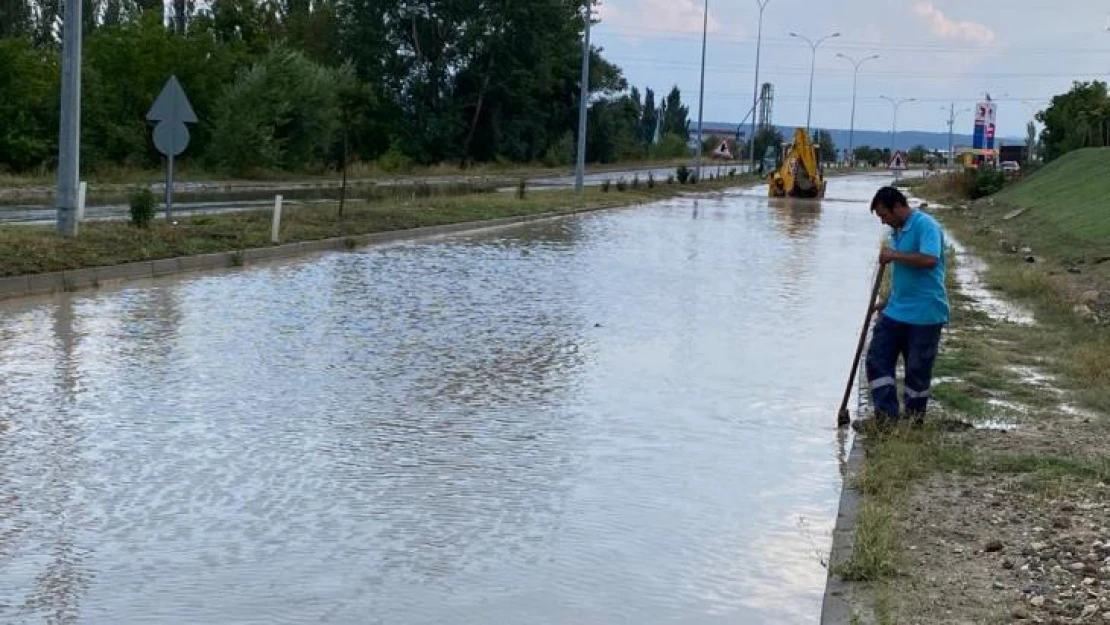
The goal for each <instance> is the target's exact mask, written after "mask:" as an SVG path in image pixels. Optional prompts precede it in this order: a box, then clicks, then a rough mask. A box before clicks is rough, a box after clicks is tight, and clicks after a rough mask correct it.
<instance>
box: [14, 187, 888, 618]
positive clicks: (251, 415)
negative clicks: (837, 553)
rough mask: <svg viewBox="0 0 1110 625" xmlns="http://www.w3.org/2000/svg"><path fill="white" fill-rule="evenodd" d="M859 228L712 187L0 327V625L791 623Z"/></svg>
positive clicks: (864, 258) (39, 313) (841, 205)
mask: <svg viewBox="0 0 1110 625" xmlns="http://www.w3.org/2000/svg"><path fill="white" fill-rule="evenodd" d="M881 182H882V181H881V180H877V179H852V180H845V179H837V180H835V181H834V182H833V185H832V186H833V188H834V189H836V195H837V197H844V196H845V194H848V195H849V196H850V197H860V198H865V197H866V198H869V197H870V194H871V193H872V192H873V190H874V188H876V187H877V186H878V185H879V184H881ZM878 233H879V229H878V226H877V223H875V220H874V218H873V217H872V216H870V215H869V214H868V213H867V209H866V208H865V207H864V206H863V205H862V204H853V203H847V202H825V203H823V205H822V206H821V207H820V208H816V207H815V206H814V205H813V204H807V203H797V202H795V203H791V202H776V203H774V204H772V205H768V202H767V201H766V200H765V199H763V198H758V197H755V198H753V197H742V196H740V195H738V194H723V195H720V196H717V197H715V198H710V199H702V200H700V201H696V202H695V201H694V200H692V199H681V200H673V201H668V202H664V203H660V204H656V205H652V206H649V207H640V208H635V209H628V210H619V211H611V212H606V213H598V214H594V215H590V216H586V217H582V218H578V219H573V220H563V221H551V222H543V223H537V224H532V225H529V226H525V227H520V228H515V229H508V230H501V231H496V232H494V233H489V232H487V233H482V234H474V235H470V236H459V237H453V238H449V239H444V240H439V241H434V242H427V243H415V244H400V245H394V246H388V247H379V248H372V249H365V250H360V251H358V252H356V253H343V254H331V255H325V256H322V257H318V258H309V259H302V260H300V261H298V262H291V263H284V264H277V265H273V266H269V267H258V268H247V269H243V270H238V271H231V272H226V273H220V274H212V275H202V276H189V277H185V278H181V279H174V280H163V281H158V282H154V283H150V284H142V285H131V286H128V287H125V288H119V289H105V290H103V291H100V292H93V293H78V294H72V295H64V296H58V297H56V298H51V299H38V300H27V301H23V302H18V303H14V304H11V305H8V306H7V307H6V308H4V309H2V310H0V313H2V316H0V393H2V395H0V397H2V399H0V410H2V414H0V417H2V418H3V420H4V422H5V423H6V424H7V426H8V429H7V431H6V432H4V433H3V434H0V620H2V621H3V622H5V623H7V622H12V623H23V622H27V623H38V622H59V623H61V622H75V623H76V622H80V623H106V622H121V623H136V622H144V623H146V622H158V623H175V624H177V623H308V622H313V623H315V622H330V623H420V624H422V623H492V622H497V623H511V622H528V623H583V622H590V623H623V622H627V623H656V622H682V623H724V622H730V623H731V622H742V623H757V622H759V623H762V622H766V623H788V622H813V621H814V620H815V619H816V616H817V613H818V611H819V604H820V593H821V591H822V589H823V585H824V578H825V571H824V569H823V568H822V567H821V565H820V559H821V558H822V557H823V556H824V554H825V553H826V552H827V549H828V532H829V530H830V528H831V525H832V522H833V519H834V516H835V504H836V498H837V495H838V491H839V485H840V476H839V473H838V471H837V454H838V453H842V451H843V450H839V449H838V447H837V439H836V433H835V427H834V424H835V422H834V417H835V411H836V407H837V405H838V404H839V394H840V389H842V388H843V376H844V375H845V374H846V371H847V368H848V366H849V364H850V363H849V362H848V360H849V359H850V357H851V353H852V350H853V349H854V344H855V337H854V333H855V332H856V331H858V324H859V319H858V317H859V316H860V315H861V314H862V312H863V308H864V306H865V304H866V301H865V300H866V297H867V293H868V287H869V285H868V284H867V281H868V279H869V276H870V263H871V259H872V258H873V256H874V254H873V250H874V245H875V239H876V235H877V234H878Z"/></svg>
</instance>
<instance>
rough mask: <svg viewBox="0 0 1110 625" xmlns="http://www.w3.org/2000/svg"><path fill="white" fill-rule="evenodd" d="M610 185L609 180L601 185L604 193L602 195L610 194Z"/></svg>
mask: <svg viewBox="0 0 1110 625" xmlns="http://www.w3.org/2000/svg"><path fill="white" fill-rule="evenodd" d="M610 184H611V183H610V182H609V179H608V178H606V179H605V182H603V183H601V192H602V193H608V192H609V185H610Z"/></svg>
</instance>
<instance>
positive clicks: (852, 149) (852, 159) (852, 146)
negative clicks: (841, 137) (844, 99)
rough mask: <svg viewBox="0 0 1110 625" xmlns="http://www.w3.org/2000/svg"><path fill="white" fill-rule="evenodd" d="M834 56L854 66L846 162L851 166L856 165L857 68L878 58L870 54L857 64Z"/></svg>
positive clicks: (848, 57) (853, 60)
mask: <svg viewBox="0 0 1110 625" xmlns="http://www.w3.org/2000/svg"><path fill="white" fill-rule="evenodd" d="M836 56H838V57H840V58H842V59H848V62H849V63H851V64H853V65H855V69H854V70H853V71H852V123H851V128H850V129H849V130H848V162H849V163H851V164H852V165H853V166H854V165H855V164H856V83H857V80H856V79H857V78H858V77H859V66H860V65H863V64H864V63H866V62H867V61H871V60H874V59H877V58H879V55H878V54H872V55H871V56H869V57H865V58H862V59H860V60H859V61H858V62H857V61H856V60H855V59H853V58H852V57H850V56H848V55H847V54H839V53H838V54H837V55H836Z"/></svg>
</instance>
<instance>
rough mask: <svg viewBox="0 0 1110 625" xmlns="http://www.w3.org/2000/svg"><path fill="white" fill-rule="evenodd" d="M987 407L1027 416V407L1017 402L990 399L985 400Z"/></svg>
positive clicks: (995, 398)
mask: <svg viewBox="0 0 1110 625" xmlns="http://www.w3.org/2000/svg"><path fill="white" fill-rule="evenodd" d="M987 405H988V406H992V407H994V408H1001V409H1002V410H1009V411H1011V412H1016V413H1018V414H1029V406H1026V405H1025V404H1019V403H1017V402H1012V401H1009V400H1007V399H999V398H997V397H992V398H990V399H988V400H987Z"/></svg>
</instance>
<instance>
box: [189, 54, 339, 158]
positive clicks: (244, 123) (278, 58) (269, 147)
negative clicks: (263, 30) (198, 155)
mask: <svg viewBox="0 0 1110 625" xmlns="http://www.w3.org/2000/svg"><path fill="white" fill-rule="evenodd" d="M348 73H349V74H350V75H347V74H348ZM351 80H354V77H353V71H349V70H333V69H329V68H326V67H323V66H320V65H318V64H316V63H313V62H312V61H310V60H309V59H308V58H306V57H305V55H304V54H303V53H301V52H296V51H289V50H284V49H275V50H273V51H272V52H270V53H269V54H267V55H266V57H265V58H263V59H262V60H261V61H260V62H259V63H258V64H256V65H254V66H253V67H251V68H249V69H248V70H246V71H244V72H243V73H242V74H241V75H240V76H239V78H238V80H236V82H235V83H234V84H233V85H231V87H229V88H228V89H227V90H226V91H225V92H224V94H223V96H222V97H221V98H220V100H219V101H218V102H217V103H216V107H215V120H214V123H213V125H214V135H213V140H212V142H211V144H210V145H209V158H210V160H211V161H212V163H213V164H215V165H216V166H217V167H219V168H220V169H223V170H226V171H229V172H231V173H237V174H244V173H250V172H252V171H256V170H267V169H274V170H296V169H320V168H322V167H323V166H324V165H325V164H326V163H327V161H328V156H329V154H330V153H331V152H332V150H333V148H334V146H335V145H336V141H337V139H338V138H339V136H340V135H339V132H340V129H341V128H340V119H341V107H340V89H341V85H342V84H343V83H344V82H346V81H351Z"/></svg>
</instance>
